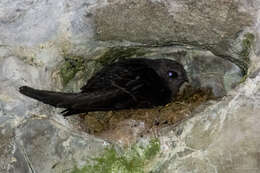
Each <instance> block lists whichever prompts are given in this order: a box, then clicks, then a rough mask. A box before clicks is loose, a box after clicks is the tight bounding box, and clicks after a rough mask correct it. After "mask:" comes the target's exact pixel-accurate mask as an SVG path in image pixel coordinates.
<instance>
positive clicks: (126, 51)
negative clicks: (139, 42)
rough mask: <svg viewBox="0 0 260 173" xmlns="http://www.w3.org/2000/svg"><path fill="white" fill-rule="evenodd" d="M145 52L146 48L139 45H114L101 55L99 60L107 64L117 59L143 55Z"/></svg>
mask: <svg viewBox="0 0 260 173" xmlns="http://www.w3.org/2000/svg"><path fill="white" fill-rule="evenodd" d="M144 54H145V52H144V50H143V49H142V48H139V47H113V48H110V49H109V50H108V51H107V52H106V53H105V54H104V55H103V56H102V57H100V58H99V59H98V62H99V63H101V64H102V65H106V64H110V63H112V62H115V61H116V60H117V59H124V58H129V57H131V56H134V55H135V56H143V55H144Z"/></svg>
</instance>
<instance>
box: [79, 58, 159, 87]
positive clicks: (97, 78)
mask: <svg viewBox="0 0 260 173" xmlns="http://www.w3.org/2000/svg"><path fill="white" fill-rule="evenodd" d="M145 71H149V73H151V76H156V77H157V78H158V77H159V76H158V75H157V74H156V72H154V71H153V70H152V69H150V68H149V67H148V66H147V65H146V64H145V63H144V62H142V61H140V60H128V61H123V62H117V63H114V64H111V65H108V66H106V67H104V68H103V69H102V70H100V71H99V72H98V73H97V74H96V75H94V76H93V77H92V78H91V79H89V80H88V82H87V84H86V85H85V86H83V87H82V88H81V91H82V92H89V91H95V90H102V89H112V88H115V87H116V86H117V85H119V86H121V87H125V86H126V84H127V83H128V82H129V81H136V78H138V76H140V75H142V73H143V72H145ZM115 84H116V86H115Z"/></svg>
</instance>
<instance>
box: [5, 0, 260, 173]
mask: <svg viewBox="0 0 260 173" xmlns="http://www.w3.org/2000/svg"><path fill="white" fill-rule="evenodd" d="M259 7H260V4H259V2H258V1H254V2H253V1H252V2H251V1H250V2H249V1H243V2H242V1H238V0H233V1H225V0H221V1H215V0H210V1H204V0H199V1H195V0H194V1H179V0H174V1H168V0H160V1H157V0H141V1H136V0H124V1H118V0H108V1H103V0H90V1H87V2H86V1H83V0H82V1H81V0H80V1H71V0H70V1H69V0H54V1H48V0H44V1H37V0H29V1H28V0H24V1H21V0H4V1H1V2H0V138H1V141H0V172H10V173H11V172H21V173H23V172H26V173H27V172H71V171H72V169H73V167H74V166H75V165H77V166H79V167H81V166H83V165H84V164H85V161H86V160H87V159H89V158H93V157H95V156H96V155H98V154H100V153H102V151H103V150H104V148H106V147H107V146H109V145H110V143H108V142H107V141H110V142H113V143H114V144H115V145H117V144H123V145H124V144H127V145H131V144H132V143H134V142H136V141H137V142H139V141H143V140H146V139H147V138H150V137H154V136H155V137H158V138H159V139H160V148H161V149H160V154H159V155H158V157H157V158H156V159H154V160H152V162H151V163H150V164H149V165H150V167H149V168H148V169H147V171H152V172H165V173H166V172H198V173H203V172H207V173H208V172H227V173H233V172H238V173H239V172H248V171H249V172H252V173H253V172H259V169H260V166H259V151H258V149H259V145H260V141H259V139H258V136H259V117H258V114H259V111H260V110H259V109H260V107H259V103H260V96H259V93H260V90H259V88H260V83H259V81H260V78H259V69H260V65H259V62H260V61H259V56H260V55H259V52H260V49H259V47H260V46H259V43H260V42H259V38H260V36H259V35H260V30H259V28H260V27H259V26H260V24H259V14H260V13H259V11H258V10H259ZM135 57H146V58H170V59H174V60H176V61H178V62H180V63H182V64H183V65H184V67H185V70H186V71H187V73H188V76H189V80H190V84H191V87H192V89H193V90H195V91H198V90H202V91H203V92H205V91H206V95H205V94H204V95H203V94H202V95H200V96H201V97H197V98H196V97H195V98H194V97H192V96H196V94H194V95H192V94H191V93H190V96H191V97H189V98H188V99H187V100H188V101H189V99H190V101H192V103H191V104H190V105H189V104H188V103H190V102H186V105H181V106H180V109H177V107H176V105H177V104H179V103H180V102H175V103H171V104H169V105H168V106H166V107H162V108H155V109H153V110H130V111H119V112H108V113H104V112H96V113H92V115H93V116H89V117H87V118H86V117H85V119H82V118H80V117H79V116H74V117H71V118H68V119H64V118H63V117H62V116H61V114H60V113H59V112H60V111H61V110H60V109H54V108H52V107H50V106H48V105H44V104H42V103H39V102H37V101H34V100H32V99H29V98H27V97H25V96H22V95H21V94H19V93H18V87H19V86H21V85H30V86H32V87H35V88H39V89H48V90H56V91H61V90H63V91H79V88H80V87H81V86H82V85H83V84H84V83H85V81H86V80H87V79H88V78H89V77H90V76H91V75H93V73H95V72H96V71H98V70H99V69H100V68H101V67H102V66H104V65H106V64H109V63H111V62H113V61H116V60H117V59H120V58H135ZM248 76H249V77H248ZM208 91H210V93H211V94H212V96H213V98H214V99H216V98H217V100H210V101H207V100H208V99H209V97H208V95H207V92H208ZM200 98H204V99H202V100H201V102H200ZM192 99H193V100H192ZM204 101H207V102H204ZM187 105H188V107H187ZM189 106H190V107H189ZM158 112H159V113H158ZM105 114H107V115H108V119H106V118H104V117H105ZM147 115H149V116H150V117H149V116H147ZM187 115H188V116H187ZM186 116H187V117H189V118H187V117H186ZM100 120H101V121H100ZM106 120H109V121H106ZM84 121H85V122H84ZM82 122H83V123H85V126H82ZM176 122H178V123H177V124H176ZM86 131H87V132H88V133H86ZM90 133H91V134H94V135H95V136H94V135H90Z"/></svg>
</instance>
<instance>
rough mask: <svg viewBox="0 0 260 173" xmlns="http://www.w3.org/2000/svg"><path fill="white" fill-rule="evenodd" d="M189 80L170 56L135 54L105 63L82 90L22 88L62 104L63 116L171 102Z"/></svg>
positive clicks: (44, 101)
mask: <svg viewBox="0 0 260 173" xmlns="http://www.w3.org/2000/svg"><path fill="white" fill-rule="evenodd" d="M185 81H188V80H187V75H186V72H185V70H184V68H183V66H182V65H181V64H179V63H178V62H176V61H173V60H168V59H155V60H151V59H145V58H135V59H126V60H120V61H118V62H115V63H112V64H110V65H107V66H105V67H104V68H103V69H101V70H100V71H99V72H97V73H96V74H95V75H94V76H93V77H92V78H90V79H89V80H88V81H87V84H86V85H85V86H83V87H82V88H81V92H79V93H63V92H54V91H47V90H38V89H33V88H31V87H28V86H22V87H20V88H19V91H20V93H22V94H24V95H26V96H28V97H31V98H34V99H36V100H39V101H41V102H43V103H45V104H49V105H52V106H54V107H58V108H65V110H64V111H63V112H62V113H63V116H69V115H73V114H79V113H87V112H92V111H109V110H120V109H135V108H152V107H155V106H161V105H165V104H167V103H169V102H170V101H171V100H172V99H174V98H175V97H176V95H177V93H178V90H179V88H180V86H181V85H182V84H183V83H184V82H185Z"/></svg>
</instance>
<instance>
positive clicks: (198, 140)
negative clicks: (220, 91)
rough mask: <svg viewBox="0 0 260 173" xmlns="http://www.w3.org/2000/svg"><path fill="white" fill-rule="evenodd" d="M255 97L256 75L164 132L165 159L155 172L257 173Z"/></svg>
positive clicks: (258, 89) (259, 88)
mask: <svg viewBox="0 0 260 173" xmlns="http://www.w3.org/2000/svg"><path fill="white" fill-rule="evenodd" d="M258 58H259V57H258ZM258 67H260V64H258ZM259 96H260V76H259V71H258V72H257V75H256V76H254V77H252V78H249V79H248V80H247V81H246V82H245V84H243V85H241V86H240V87H239V88H237V89H236V90H234V91H232V92H229V95H228V96H227V97H225V98H224V99H222V100H221V101H220V102H213V103H212V105H211V106H209V107H207V108H206V109H205V110H204V111H202V112H201V113H199V114H197V115H196V116H195V117H194V118H192V119H190V120H188V121H187V122H185V123H183V124H181V125H180V126H179V127H177V128H176V129H175V130H174V131H171V132H169V133H168V134H167V135H165V132H164V134H163V135H162V136H163V137H161V140H162V141H163V142H164V144H165V150H164V153H167V154H165V156H164V157H165V158H167V159H166V161H164V162H162V163H161V164H162V165H161V166H160V168H158V169H157V170H158V172H164V173H166V172H167V173H168V172H169V173H170V172H176V173H181V172H194V173H195V172H198V173H204V172H205V173H207V172H225V173H233V172H236V173H240V172H241V173H242V172H252V173H254V172H255V173H256V172H259V171H260V165H259V160H260V157H259V151H258V148H259V146H260V141H259V133H260V129H259V124H260V120H259V111H260V104H259V103H260V102H259V101H260V97H259ZM177 132H178V133H177ZM177 134H178V135H177ZM173 144H174V145H173Z"/></svg>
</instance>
